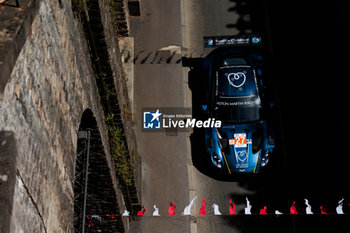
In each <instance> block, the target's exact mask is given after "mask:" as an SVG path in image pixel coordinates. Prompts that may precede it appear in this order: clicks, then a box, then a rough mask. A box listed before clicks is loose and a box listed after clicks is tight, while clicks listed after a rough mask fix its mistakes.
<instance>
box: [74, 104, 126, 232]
mask: <svg viewBox="0 0 350 233" xmlns="http://www.w3.org/2000/svg"><path fill="white" fill-rule="evenodd" d="M74 232H79V233H80V232H107V233H108V232H125V229H124V226H123V222H122V219H121V215H120V211H119V206H118V202H117V195H116V192H115V190H114V187H113V181H112V178H111V174H110V169H109V167H108V164H107V160H106V155H105V152H104V147H103V144H102V140H101V135H100V132H99V129H98V126H97V122H96V119H95V117H94V116H93V113H92V111H91V110H89V109H87V110H86V111H85V112H84V113H83V116H82V119H81V123H80V127H79V132H78V143H77V153H76V157H75V170H74Z"/></svg>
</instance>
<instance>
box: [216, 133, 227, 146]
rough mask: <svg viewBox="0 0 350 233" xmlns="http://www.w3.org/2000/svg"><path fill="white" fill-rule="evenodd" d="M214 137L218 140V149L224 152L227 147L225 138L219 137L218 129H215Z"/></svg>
mask: <svg viewBox="0 0 350 233" xmlns="http://www.w3.org/2000/svg"><path fill="white" fill-rule="evenodd" d="M216 135H217V138H218V143H219V147H220V149H221V150H225V149H226V147H227V137H225V136H224V135H221V134H220V132H219V130H218V129H216Z"/></svg>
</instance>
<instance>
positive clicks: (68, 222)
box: [0, 0, 116, 233]
mask: <svg viewBox="0 0 350 233" xmlns="http://www.w3.org/2000/svg"><path fill="white" fill-rule="evenodd" d="M87 108H89V109H91V111H92V112H93V113H94V116H95V118H96V120H97V123H98V126H99V129H100V132H101V137H102V142H103V144H104V148H105V153H106V156H107V159H108V161H109V165H110V158H111V157H110V155H109V150H108V137H107V135H106V132H107V130H106V126H105V124H104V116H103V111H102V109H101V106H100V103H99V97H98V93H97V87H96V83H95V81H94V72H93V69H92V65H91V62H90V57H89V54H88V46H87V44H86V41H85V39H84V36H83V31H82V28H81V26H80V25H79V23H78V22H77V21H76V19H75V18H74V16H73V13H72V8H71V1H70V0H59V1H51V0H41V2H40V6H39V10H38V14H37V15H36V16H35V18H34V20H33V23H32V25H31V27H30V32H29V36H28V37H27V39H26V42H25V43H24V46H23V48H22V50H21V52H20V54H19V56H18V58H17V61H16V64H15V66H14V68H13V71H12V73H11V77H10V80H9V82H8V83H7V85H6V87H5V90H4V93H3V98H2V100H0V113H1V114H0V131H11V132H13V135H14V138H15V140H16V142H17V158H16V167H15V170H16V179H15V185H14V186H15V187H14V195H13V206H12V208H13V211H12V216H11V221H10V223H8V224H9V228H10V232H65V233H66V232H74V230H73V196H74V193H73V183H72V179H73V170H74V156H75V153H76V150H77V148H76V147H77V145H76V144H77V132H78V128H79V124H80V120H81V116H82V114H83V112H84V110H85V109H87ZM112 170H113V169H112ZM112 177H113V176H112ZM114 181H115V180H114ZM115 186H116V185H115Z"/></svg>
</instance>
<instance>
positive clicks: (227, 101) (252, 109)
mask: <svg viewBox="0 0 350 233" xmlns="http://www.w3.org/2000/svg"><path fill="white" fill-rule="evenodd" d="M216 86H217V89H216V90H217V91H216V104H215V117H216V118H217V119H220V120H222V121H224V122H230V123H235V124H237V123H246V122H253V121H257V120H259V119H260V114H259V110H260V108H261V103H260V97H259V93H258V89H257V83H256V79H255V77H254V72H253V70H252V69H251V67H249V66H234V67H224V68H221V69H220V70H219V71H218V72H217V76H216Z"/></svg>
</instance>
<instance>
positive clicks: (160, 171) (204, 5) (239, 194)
mask: <svg viewBox="0 0 350 233" xmlns="http://www.w3.org/2000/svg"><path fill="white" fill-rule="evenodd" d="M300 6H301V5H300V4H297V2H294V3H293V5H289V4H284V3H282V2H274V3H272V2H271V1H258V0H256V1H252V0H251V1H231V0H218V1H212V0H182V1H174V0H162V1H160V0H143V1H142V2H141V16H139V17H134V18H133V19H132V20H131V36H132V37H134V42H135V47H134V51H135V56H134V58H133V59H134V65H135V71H134V73H135V76H134V97H133V101H134V107H133V109H134V117H135V122H136V133H137V143H138V147H139V153H140V157H141V164H142V190H141V202H142V204H143V205H145V207H146V209H147V211H146V216H147V217H146V216H144V217H139V218H136V219H135V220H134V221H132V222H131V229H132V232H142V233H144V232H191V233H196V232H200V233H202V232H204V233H205V232H251V230H253V229H254V230H257V229H259V226H260V225H259V224H261V226H262V228H263V229H264V230H267V229H268V230H270V231H271V230H276V231H278V230H282V231H283V232H302V229H303V227H304V225H305V223H307V222H308V221H310V222H313V223H315V224H316V223H317V222H319V217H320V216H319V215H315V216H313V217H312V218H311V217H310V218H309V219H307V217H309V216H302V217H299V218H297V217H290V216H284V217H283V218H279V217H276V216H266V218H261V217H265V216H237V217H232V216H223V217H217V216H216V217H214V216H213V209H212V208H211V205H212V203H216V204H218V205H219V207H220V211H221V212H222V214H223V215H228V214H229V200H230V199H231V198H232V199H233V201H234V202H235V203H236V210H237V212H238V213H239V214H242V213H244V207H245V198H246V197H248V198H249V200H250V201H251V203H252V205H253V208H252V213H255V214H257V213H259V210H260V209H261V208H263V207H264V206H267V207H268V209H267V211H268V213H270V214H272V213H274V211H275V210H279V211H280V212H283V213H289V208H290V206H291V204H292V202H293V201H296V202H297V208H298V211H299V213H305V205H304V198H308V199H309V201H310V203H311V205H312V206H313V211H314V213H320V210H319V207H320V206H321V205H323V206H325V207H326V209H327V210H329V212H331V213H335V207H336V205H337V202H338V200H340V199H341V198H343V197H345V199H346V200H347V201H348V200H350V197H349V187H348V185H347V184H346V182H345V181H344V177H346V175H347V168H348V162H349V159H348V157H347V156H346V154H344V153H346V149H344V147H346V146H345V145H346V142H347V138H348V135H347V134H345V135H344V134H343V133H342V132H343V130H345V131H348V124H347V123H346V122H347V121H346V115H344V112H343V110H342V109H345V106H346V101H344V99H346V95H345V93H347V91H346V86H345V85H344V84H345V81H346V79H344V77H345V75H346V70H345V67H346V64H345V62H344V61H343V59H341V58H340V57H339V54H341V53H339V51H341V50H342V49H346V48H348V46H346V45H344V44H341V43H336V42H335V41H337V40H338V39H339V40H340V39H341V38H342V34H341V33H340V32H341V31H342V30H344V28H345V23H344V22H345V19H346V16H345V10H344V9H343V8H342V5H339V4H338V5H337V4H334V5H332V7H329V6H326V5H322V6H318V8H317V9H318V11H315V8H314V5H312V4H309V5H305V4H303V5H302V7H300ZM237 33H259V34H261V35H262V36H263V38H264V39H265V47H264V53H265V55H266V57H267V58H269V60H268V65H269V66H268V73H269V75H270V78H269V80H267V83H268V86H269V88H270V90H271V92H272V93H273V95H274V97H275V100H276V106H277V107H276V109H277V110H278V111H276V112H275V128H276V130H277V135H278V138H277V141H278V143H279V144H278V148H277V152H276V154H275V156H278V159H277V162H275V164H274V167H273V169H271V171H269V172H267V173H266V174H264V175H263V176H260V177H258V178H256V179H253V180H249V181H240V182H227V181H220V180H216V179H213V178H210V177H208V176H207V175H206V174H204V173H202V172H201V171H199V170H198V169H197V168H196V167H195V166H193V161H192V156H193V155H192V150H191V146H192V147H193V144H191V141H190V133H184V132H177V133H165V132H159V133H157V132H152V133H150V132H145V131H142V130H141V127H142V108H145V107H151V108H155V109H157V108H162V107H189V108H191V107H192V106H191V104H192V92H191V90H190V89H189V87H188V75H189V68H187V67H183V66H182V63H181V57H192V58H195V57H203V56H205V55H206V54H208V53H209V52H210V50H207V49H204V48H203V41H202V39H203V36H206V35H235V34H237ZM342 83H343V84H342ZM341 135H343V136H341ZM192 149H193V148H192ZM195 196H198V198H197V200H196V201H195V202H194V205H193V207H192V212H193V214H192V215H193V216H192V217H188V216H181V214H182V212H183V209H184V208H185V206H186V205H188V204H189V202H190V200H191V199H192V198H194V197H195ZM203 198H204V199H206V200H207V203H208V204H207V208H206V210H207V214H208V216H199V215H198V211H199V209H200V207H201V204H202V202H201V200H202V199H203ZM168 201H172V202H173V203H174V204H175V205H176V206H177V208H176V213H177V216H176V217H175V216H169V217H168V216H166V215H167V211H168V207H169V204H168ZM154 204H156V205H157V207H158V208H159V211H160V215H161V217H159V218H158V219H157V218H156V217H151V215H152V212H153V205H154ZM344 210H345V211H348V207H347V205H346V206H344ZM249 217H250V218H251V220H252V219H253V220H254V222H256V223H257V224H253V225H252V224H249V223H250V222H249V221H250V220H249ZM322 217H323V216H322ZM322 221H323V223H324V224H326V223H329V224H328V225H327V224H326V225H322V226H320V227H319V229H323V228H324V227H326V226H335V227H337V226H339V224H342V223H344V218H343V217H339V216H332V217H329V218H328V219H323V220H322ZM269 223H270V224H269ZM333 224H334V225H333ZM316 228H317V227H316ZM164 229H166V231H164ZM277 229H278V230H277ZM280 232H281V231H280ZM338 232H341V231H338ZM345 232H346V231H345Z"/></svg>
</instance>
